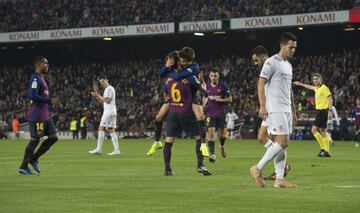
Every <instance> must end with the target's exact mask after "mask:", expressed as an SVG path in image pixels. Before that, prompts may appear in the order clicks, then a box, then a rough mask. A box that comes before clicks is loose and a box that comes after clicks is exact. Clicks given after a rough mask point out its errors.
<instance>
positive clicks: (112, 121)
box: [100, 113, 116, 129]
mask: <svg viewBox="0 0 360 213" xmlns="http://www.w3.org/2000/svg"><path fill="white" fill-rule="evenodd" d="M100 126H101V127H105V128H114V129H115V128H116V114H113V113H104V114H103V115H102V117H101V121H100Z"/></svg>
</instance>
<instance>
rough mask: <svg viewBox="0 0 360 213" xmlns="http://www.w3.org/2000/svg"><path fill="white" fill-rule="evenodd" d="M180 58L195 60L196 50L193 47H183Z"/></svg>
mask: <svg viewBox="0 0 360 213" xmlns="http://www.w3.org/2000/svg"><path fill="white" fill-rule="evenodd" d="M179 58H184V59H185V60H187V61H193V60H194V59H195V51H194V50H193V49H192V48H191V47H183V48H182V49H181V50H180V51H179Z"/></svg>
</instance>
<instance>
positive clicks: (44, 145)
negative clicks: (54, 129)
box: [31, 137, 58, 161]
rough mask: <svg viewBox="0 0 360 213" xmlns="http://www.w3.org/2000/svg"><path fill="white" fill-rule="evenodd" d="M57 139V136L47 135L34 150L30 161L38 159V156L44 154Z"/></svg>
mask: <svg viewBox="0 0 360 213" xmlns="http://www.w3.org/2000/svg"><path fill="white" fill-rule="evenodd" d="M56 141H58V137H49V138H47V139H46V140H45V141H44V142H43V143H42V144H41V146H40V147H39V149H38V150H37V151H36V152H35V154H34V156H33V157H32V158H31V161H38V160H39V158H40V157H41V156H42V155H43V154H45V153H46V152H47V151H48V150H49V149H50V147H51V146H52V145H54V144H55V143H56Z"/></svg>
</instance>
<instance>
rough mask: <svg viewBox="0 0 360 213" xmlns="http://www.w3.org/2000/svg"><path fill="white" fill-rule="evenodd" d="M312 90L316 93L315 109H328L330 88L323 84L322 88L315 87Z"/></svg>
mask: <svg viewBox="0 0 360 213" xmlns="http://www.w3.org/2000/svg"><path fill="white" fill-rule="evenodd" d="M312 89H313V90H314V91H315V109H318V110H320V109H328V108H329V100H328V97H329V96H331V93H330V90H329V88H328V87H327V86H325V84H322V85H321V86H320V87H313V88H312Z"/></svg>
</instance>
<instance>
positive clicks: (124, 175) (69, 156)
mask: <svg viewBox="0 0 360 213" xmlns="http://www.w3.org/2000/svg"><path fill="white" fill-rule="evenodd" d="M95 143H96V142H95V140H88V141H73V140H68V141H67V140H62V141H59V142H58V143H57V144H56V145H55V146H54V147H53V148H52V149H51V150H50V151H49V152H48V153H47V154H46V155H45V156H43V157H42V158H41V159H40V166H41V169H42V173H41V174H40V175H33V176H22V175H20V174H18V173H17V169H18V166H19V164H20V161H21V159H22V156H23V152H24V149H25V146H26V145H27V141H20V140H19V141H0V169H1V173H0V212H1V213H8V212H9V213H13V212H36V213H39V212H142V213H143V212H157V213H161V212H171V213H173V212H231V213H232V212H276V213H280V212H284V213H285V212H286V213H287V212H306V213H307V212H326V213H330V212H334V213H335V212H336V213H339V212H346V213H348V212H360V210H359V209H360V148H355V147H354V144H353V143H349V142H337V143H336V146H334V147H332V155H333V156H332V157H331V158H330V159H320V158H317V157H316V155H317V154H318V151H319V148H318V145H317V144H316V143H315V142H310V141H305V142H292V143H291V144H290V146H289V148H288V162H289V163H290V164H291V166H292V170H291V172H290V174H289V176H288V177H287V180H288V181H289V182H292V183H296V184H298V185H299V188H297V189H275V188H273V183H272V181H267V182H266V187H265V188H260V187H258V186H257V185H256V184H255V182H254V181H253V179H252V178H251V176H250V173H249V168H250V166H251V165H253V164H255V163H257V162H258V160H259V159H260V157H261V156H262V154H263V153H264V151H265V149H264V147H262V146H261V145H260V144H258V143H257V142H256V141H239V140H234V141H228V142H227V144H226V149H227V152H228V157H227V158H222V157H221V156H220V155H217V158H218V161H217V162H216V163H215V164H211V163H209V162H208V160H207V159H206V161H205V164H206V166H207V168H208V169H209V170H210V171H211V172H213V175H212V176H207V177H205V176H202V175H200V174H198V173H197V172H196V170H195V169H196V157H195V152H194V148H195V143H194V142H193V141H192V140H177V141H176V142H175V144H174V146H173V152H172V169H173V172H174V173H175V176H173V177H165V176H164V166H163V158H162V151H159V152H158V153H156V154H155V155H154V156H151V157H147V156H146V155H145V153H146V152H147V150H148V149H149V148H150V146H151V144H152V141H151V140H120V149H121V152H122V153H121V155H120V156H116V157H114V156H107V155H106V153H108V152H110V151H112V144H111V142H110V141H109V140H107V141H106V142H105V144H104V153H103V154H102V155H98V156H92V155H90V154H88V151H89V150H91V149H93V148H95ZM216 145H217V146H216V147H217V150H216V152H217V154H219V149H218V142H217V144H216ZM272 171H273V163H270V164H268V165H267V167H266V169H265V171H264V173H265V175H267V174H269V173H271V172H272Z"/></svg>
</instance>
